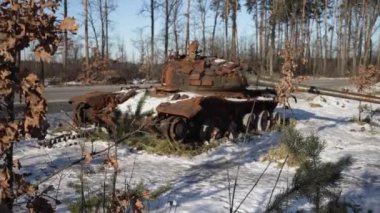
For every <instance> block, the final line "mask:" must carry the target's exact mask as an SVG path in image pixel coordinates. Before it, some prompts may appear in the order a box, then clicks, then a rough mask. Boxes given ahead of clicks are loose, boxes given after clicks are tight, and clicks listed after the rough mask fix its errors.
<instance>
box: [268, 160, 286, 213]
mask: <svg viewBox="0 0 380 213" xmlns="http://www.w3.org/2000/svg"><path fill="white" fill-rule="evenodd" d="M288 158H289V155H287V156H286V158H285V160H284V162H283V163H282V165H281V169H280V172H279V173H278V175H277V179H276V183H275V184H274V186H273V189H272V192H271V193H270V197H269V201H268V204H267V207H266V209H268V207H269V205H270V202H271V200H272V196H273V193H274V190H275V189H276V187H277V183H278V180H279V179H280V176H281V173H282V169H283V168H284V166H285V164H286V161H287V160H288Z"/></svg>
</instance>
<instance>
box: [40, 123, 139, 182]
mask: <svg viewBox="0 0 380 213" xmlns="http://www.w3.org/2000/svg"><path fill="white" fill-rule="evenodd" d="M142 128H144V126H140V127H139V129H137V130H135V131H133V132H131V133H129V134H127V135H125V136H124V137H123V138H121V139H119V140H118V141H116V143H115V144H113V145H111V146H109V147H107V148H104V149H102V150H100V151H97V152H93V153H91V155H92V156H97V155H100V154H102V153H104V152H106V151H108V150H109V149H111V148H113V147H114V146H115V145H116V144H119V143H121V142H123V141H124V140H125V139H127V138H129V137H131V136H132V135H134V134H136V133H137V132H139V130H140V129H142ZM84 159H85V158H84V157H82V158H80V159H77V160H75V161H73V162H71V163H69V164H67V165H66V166H64V167H62V168H61V169H59V170H57V171H55V172H53V173H52V174H51V175H50V176H48V177H46V178H44V179H42V180H41V181H39V182H38V185H40V184H41V183H44V182H46V181H48V180H49V179H50V178H52V177H54V176H55V175H57V174H59V173H61V172H62V171H64V170H66V169H68V168H70V167H72V166H74V165H77V164H79V163H80V162H82V161H83V160H84Z"/></svg>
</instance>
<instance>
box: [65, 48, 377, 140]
mask: <svg viewBox="0 0 380 213" xmlns="http://www.w3.org/2000/svg"><path fill="white" fill-rule="evenodd" d="M197 49H198V44H197V43H196V42H195V43H192V44H191V45H190V47H189V49H188V54H187V55H186V56H175V57H170V59H169V60H168V62H167V63H166V64H165V67H164V69H163V72H162V78H161V85H160V86H157V87H155V88H154V89H153V91H150V92H149V93H147V94H148V96H149V98H150V99H154V101H151V100H148V99H149V98H147V100H145V103H144V106H143V108H145V112H143V113H139V114H144V113H145V114H147V115H148V114H149V116H148V117H149V118H147V119H146V121H148V124H146V129H147V130H149V131H153V132H155V133H157V134H159V135H162V136H165V137H167V138H169V139H170V140H171V141H174V142H178V143H186V142H204V141H210V140H212V139H218V138H221V137H225V136H228V137H233V138H236V137H238V136H239V134H240V133H245V132H264V131H267V130H268V129H270V128H271V127H272V126H274V125H277V124H279V123H280V122H281V121H282V120H283V119H282V118H281V116H280V114H279V113H277V112H276V110H275V109H276V107H277V104H278V102H277V100H276V91H275V90H274V89H273V88H275V86H276V84H277V81H274V80H272V79H268V78H258V76H257V75H256V76H255V75H251V76H252V77H253V76H255V78H256V79H255V80H254V81H255V82H256V83H257V84H258V85H260V86H262V88H263V89H258V88H254V89H249V88H250V87H249V85H248V83H247V79H246V77H245V75H246V74H247V73H250V70H249V67H248V66H246V65H243V64H240V63H236V62H229V61H226V60H224V59H219V58H215V57H205V56H200V55H199V54H198V51H197ZM297 89H298V91H301V92H309V93H315V94H321V95H329V96H335V97H341V98H347V99H353V100H359V101H365V102H372V103H378V104H380V97H376V96H369V95H362V94H358V93H350V92H341V91H336V90H330V89H320V88H317V87H310V86H305V85H297ZM142 93H143V92H142V91H141V92H140V93H139V92H135V90H131V89H129V90H128V92H127V93H124V94H123V93H117V94H118V95H116V94H115V93H108V94H105V93H98V94H96V93H92V94H91V93H90V94H85V95H82V96H78V97H74V98H72V99H71V103H72V104H73V106H74V107H75V110H74V115H75V116H74V117H75V119H74V120H76V121H78V123H82V122H83V121H84V122H86V121H90V122H92V123H96V122H97V123H102V122H103V123H105V124H106V125H107V126H115V125H117V124H115V123H114V121H113V119H112V110H115V109H116V105H118V107H119V109H120V106H121V108H124V109H134V110H135V111H136V110H137V108H138V106H137V105H138V103H139V102H140V101H141V100H142V97H143V96H144V95H143V94H142ZM132 111H133V110H132ZM143 111H144V110H143ZM152 111H153V113H146V112H152ZM124 113H130V114H131V115H133V114H135V113H134V112H131V111H128V112H124ZM139 117H141V116H139ZM140 123H141V122H140Z"/></svg>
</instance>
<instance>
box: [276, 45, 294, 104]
mask: <svg viewBox="0 0 380 213" xmlns="http://www.w3.org/2000/svg"><path fill="white" fill-rule="evenodd" d="M294 51H295V50H294V49H293V47H292V46H291V43H290V42H289V41H287V42H286V44H285V50H284V51H283V54H282V57H283V58H284V63H283V65H282V68H281V73H282V75H283V77H282V79H281V81H280V82H279V83H278V84H277V85H276V91H277V101H278V102H279V103H280V104H283V105H284V106H289V102H288V99H289V97H291V94H292V93H293V92H294V91H295V89H296V87H295V86H294V85H293V77H294V70H295V69H296V67H297V65H296V64H295V63H294Z"/></svg>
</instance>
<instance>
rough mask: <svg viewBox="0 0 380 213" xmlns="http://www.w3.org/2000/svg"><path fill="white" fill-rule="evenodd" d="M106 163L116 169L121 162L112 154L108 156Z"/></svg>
mask: <svg viewBox="0 0 380 213" xmlns="http://www.w3.org/2000/svg"><path fill="white" fill-rule="evenodd" d="M104 164H105V165H107V166H111V167H113V168H114V169H117V168H118V167H119V163H118V161H117V159H116V158H113V157H111V156H108V157H107V158H106V159H105V160H104Z"/></svg>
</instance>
